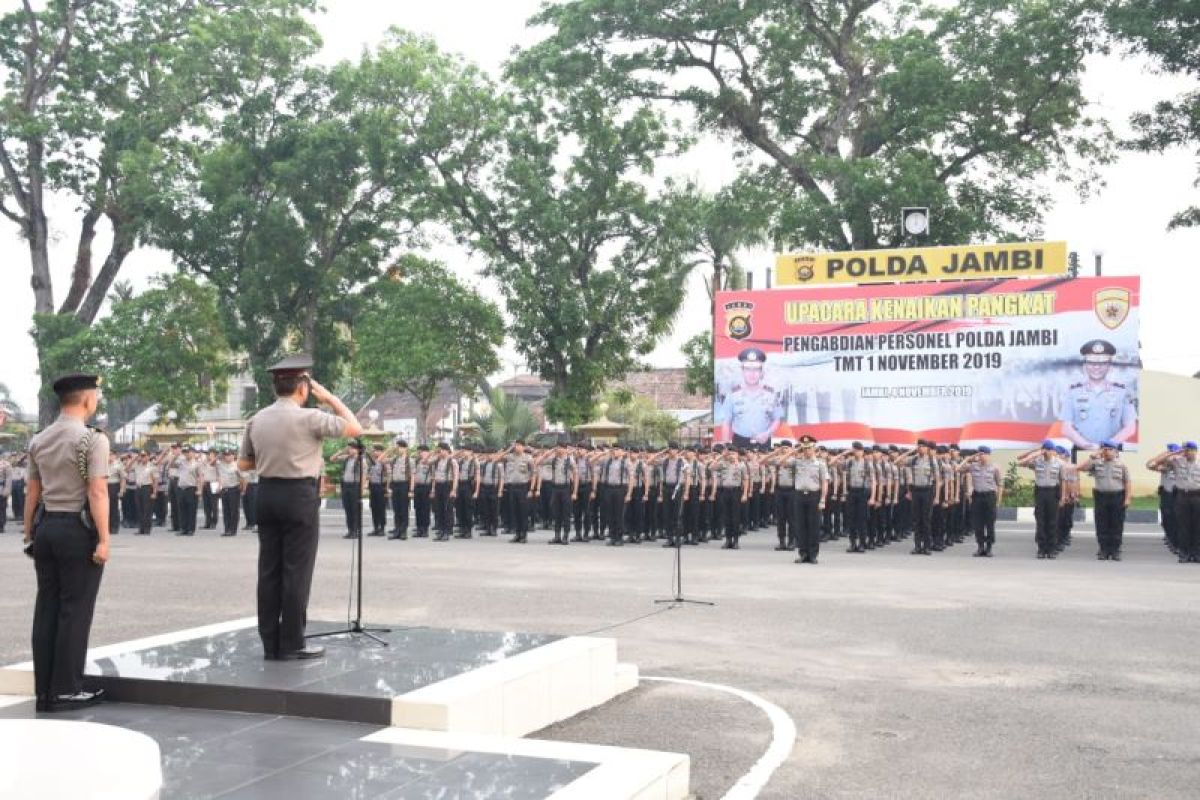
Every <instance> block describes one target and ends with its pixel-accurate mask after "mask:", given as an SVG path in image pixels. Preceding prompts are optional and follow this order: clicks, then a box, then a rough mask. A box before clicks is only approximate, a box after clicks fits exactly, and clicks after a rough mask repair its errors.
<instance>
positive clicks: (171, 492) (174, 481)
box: [167, 478, 179, 531]
mask: <svg viewBox="0 0 1200 800" xmlns="http://www.w3.org/2000/svg"><path fill="white" fill-rule="evenodd" d="M167 500H168V502H170V504H171V510H170V515H171V530H173V531H177V530H179V478H171V481H170V483H169V484H168V485H167Z"/></svg>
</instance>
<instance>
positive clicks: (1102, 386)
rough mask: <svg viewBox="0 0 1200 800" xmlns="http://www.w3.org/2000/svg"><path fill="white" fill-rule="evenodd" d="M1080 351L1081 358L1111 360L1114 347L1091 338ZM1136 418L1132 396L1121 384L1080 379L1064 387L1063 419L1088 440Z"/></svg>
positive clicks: (1102, 436) (1099, 438)
mask: <svg viewBox="0 0 1200 800" xmlns="http://www.w3.org/2000/svg"><path fill="white" fill-rule="evenodd" d="M1079 352H1080V355H1082V356H1083V358H1084V361H1095V362H1104V363H1111V361H1112V359H1113V356H1115V355H1116V352H1117V350H1116V348H1115V347H1114V346H1113V345H1112V344H1111V343H1110V342H1107V341H1104V340H1103V339H1094V340H1092V341H1090V342H1087V343H1086V344H1084V345H1083V347H1081V348H1080V350H1079ZM1136 419H1137V410H1136V409H1135V408H1134V404H1133V395H1132V393H1131V392H1130V390H1129V388H1128V387H1126V386H1125V384H1123V383H1117V382H1115V381H1109V380H1105V381H1101V382H1100V383H1092V382H1091V381H1082V382H1080V383H1075V384H1072V385H1071V386H1070V388H1068V389H1067V396H1066V400H1065V401H1064V403H1063V422H1067V423H1070V424H1071V426H1072V427H1074V428H1075V430H1076V431H1077V432H1078V433H1079V435H1080V436H1081V437H1083V438H1084V439H1086V440H1087V441H1089V442H1093V443H1099V442H1101V441H1103V440H1105V439H1110V438H1112V437H1113V436H1115V435H1116V434H1117V432H1118V431H1120V430H1121V429H1122V428H1124V427H1126V426H1128V425H1130V424H1132V423H1133V422H1134V421H1135V420H1136Z"/></svg>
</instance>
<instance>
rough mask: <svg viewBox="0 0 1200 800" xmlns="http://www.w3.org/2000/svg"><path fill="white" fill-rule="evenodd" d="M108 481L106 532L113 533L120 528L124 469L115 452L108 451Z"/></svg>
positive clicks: (106, 474)
mask: <svg viewBox="0 0 1200 800" xmlns="http://www.w3.org/2000/svg"><path fill="white" fill-rule="evenodd" d="M105 479H106V481H107V483H108V533H109V535H110V536H112V535H115V534H116V533H117V532H118V531H119V530H120V528H121V492H123V491H124V489H125V470H124V468H123V467H122V466H121V459H120V458H118V457H117V454H116V453H113V452H111V451H109V454H108V467H107V469H106V470H105Z"/></svg>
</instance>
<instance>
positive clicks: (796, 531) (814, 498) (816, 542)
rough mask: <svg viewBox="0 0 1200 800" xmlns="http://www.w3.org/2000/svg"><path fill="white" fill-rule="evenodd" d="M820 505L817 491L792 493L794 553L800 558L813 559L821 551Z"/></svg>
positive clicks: (819, 494) (819, 495)
mask: <svg viewBox="0 0 1200 800" xmlns="http://www.w3.org/2000/svg"><path fill="white" fill-rule="evenodd" d="M820 505H821V493H820V492H819V491H815V492H805V491H799V490H797V491H794V492H792V501H791V512H792V531H793V535H794V536H795V538H796V552H797V554H798V555H799V556H800V557H801V558H808V559H814V558H816V557H817V553H818V552H820V550H821V508H820ZM781 541H782V540H781Z"/></svg>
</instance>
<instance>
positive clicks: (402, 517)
mask: <svg viewBox="0 0 1200 800" xmlns="http://www.w3.org/2000/svg"><path fill="white" fill-rule="evenodd" d="M399 448H400V452H399V453H397V454H396V455H395V456H394V457H393V458H392V460H391V461H390V462H388V481H389V483H390V485H391V490H392V533H391V535H390V536H389V537H388V538H390V539H407V538H408V499H409V491H410V488H411V485H412V477H413V459H412V456H410V455H409V454H408V446H407V443H405V444H401V445H399Z"/></svg>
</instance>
